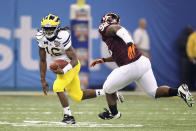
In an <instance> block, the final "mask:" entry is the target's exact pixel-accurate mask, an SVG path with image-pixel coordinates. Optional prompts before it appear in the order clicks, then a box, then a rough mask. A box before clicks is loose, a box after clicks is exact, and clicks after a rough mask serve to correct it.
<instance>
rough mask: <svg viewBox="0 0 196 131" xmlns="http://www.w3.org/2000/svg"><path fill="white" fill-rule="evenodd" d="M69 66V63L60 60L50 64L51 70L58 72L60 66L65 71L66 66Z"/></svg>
mask: <svg viewBox="0 0 196 131" xmlns="http://www.w3.org/2000/svg"><path fill="white" fill-rule="evenodd" d="M67 64H68V62H67V61H65V60H62V59H59V60H55V61H54V62H52V63H51V64H50V70H56V69H57V68H58V66H59V67H60V68H61V69H63V68H64V67H65V66H66V65H67Z"/></svg>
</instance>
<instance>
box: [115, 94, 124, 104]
mask: <svg viewBox="0 0 196 131" xmlns="http://www.w3.org/2000/svg"><path fill="white" fill-rule="evenodd" d="M116 96H117V98H118V101H119V102H120V103H123V102H124V101H125V99H124V97H123V95H122V94H121V93H119V92H116Z"/></svg>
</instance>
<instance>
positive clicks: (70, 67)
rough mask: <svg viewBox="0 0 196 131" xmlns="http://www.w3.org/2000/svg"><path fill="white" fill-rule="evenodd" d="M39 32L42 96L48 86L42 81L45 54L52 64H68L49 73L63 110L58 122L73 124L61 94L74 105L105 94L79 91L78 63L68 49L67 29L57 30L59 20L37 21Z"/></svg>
mask: <svg viewBox="0 0 196 131" xmlns="http://www.w3.org/2000/svg"><path fill="white" fill-rule="evenodd" d="M41 28H42V29H41V30H40V31H39V32H37V34H36V38H37V41H38V46H39V55H40V75H41V83H42V87H43V92H44V94H45V95H47V92H48V89H47V88H49V85H48V83H47V82H46V80H45V76H46V70H47V62H46V53H48V54H49V55H51V59H52V60H57V59H63V60H66V61H67V62H68V64H67V65H66V66H65V67H64V68H63V69H61V68H58V69H57V70H53V72H54V73H56V74H57V78H56V80H55V82H54V84H53V90H54V92H56V93H57V95H58V97H59V100H60V102H61V104H62V107H63V108H64V117H63V120H62V122H65V123H68V124H74V123H75V119H74V117H73V116H72V114H71V110H70V107H69V103H68V99H67V97H66V95H65V93H64V90H66V91H67V92H68V93H69V95H70V96H71V98H72V99H73V100H74V101H76V102H80V101H81V100H83V99H89V98H94V97H96V96H100V95H104V94H105V93H104V92H103V90H85V91H82V90H81V88H80V80H79V75H78V74H79V71H80V62H79V60H78V58H77V56H76V54H75V52H74V49H73V47H72V45H71V35H70V32H69V29H68V28H60V19H59V17H58V16H56V15H53V14H49V15H47V16H45V17H44V18H43V20H42V21H41Z"/></svg>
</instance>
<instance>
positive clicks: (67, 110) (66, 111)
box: [63, 106, 71, 116]
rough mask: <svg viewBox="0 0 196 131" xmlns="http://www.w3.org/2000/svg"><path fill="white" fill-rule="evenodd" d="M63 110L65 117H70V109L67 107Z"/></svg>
mask: <svg viewBox="0 0 196 131" xmlns="http://www.w3.org/2000/svg"><path fill="white" fill-rule="evenodd" d="M63 109H64V114H67V115H69V116H71V110H70V107H69V106H68V107H65V108H63Z"/></svg>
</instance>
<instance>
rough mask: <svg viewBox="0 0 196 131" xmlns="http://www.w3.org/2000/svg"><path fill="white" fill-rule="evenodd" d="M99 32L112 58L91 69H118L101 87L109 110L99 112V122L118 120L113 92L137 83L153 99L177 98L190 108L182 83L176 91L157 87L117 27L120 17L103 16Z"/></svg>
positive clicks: (148, 66) (123, 31)
mask: <svg viewBox="0 0 196 131" xmlns="http://www.w3.org/2000/svg"><path fill="white" fill-rule="evenodd" d="M99 32H100V34H101V38H102V40H103V41H104V42H105V43H106V45H107V47H108V49H109V50H110V52H112V55H111V56H110V57H108V58H102V59H97V60H94V61H93V62H91V64H90V66H91V67H93V66H95V65H96V64H100V63H104V62H116V64H117V65H118V68H115V69H114V70H113V71H112V72H111V73H110V74H109V76H108V77H107V79H106V81H105V83H104V85H103V89H104V91H105V93H106V100H107V103H108V106H109V110H110V111H109V110H107V109H105V111H104V112H102V113H100V114H99V117H100V118H101V119H104V120H106V119H113V118H120V117H121V113H120V112H119V111H118V109H117V103H116V91H118V90H120V89H122V88H124V87H125V86H127V85H128V84H130V83H131V82H133V81H135V82H137V83H138V84H139V85H140V86H141V87H142V88H143V89H144V91H145V92H146V93H147V94H148V95H149V96H151V97H153V98H159V97H170V96H179V97H181V98H182V99H184V101H185V102H186V103H187V105H188V106H189V107H192V106H193V103H194V101H193V97H192V95H191V93H190V92H189V90H188V86H187V85H186V84H182V85H181V86H179V87H178V88H171V87H169V86H160V87H158V86H157V82H156V79H155V77H154V74H153V71H152V68H151V63H150V60H149V59H148V58H147V57H145V56H143V55H142V54H141V53H140V52H139V50H138V49H137V48H136V47H135V45H134V41H133V40H132V37H131V36H130V34H129V33H128V31H127V30H126V29H125V28H124V27H122V26H121V25H120V18H119V16H118V15H117V14H115V13H108V14H106V15H104V16H103V17H102V19H101V22H100V25H99Z"/></svg>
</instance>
